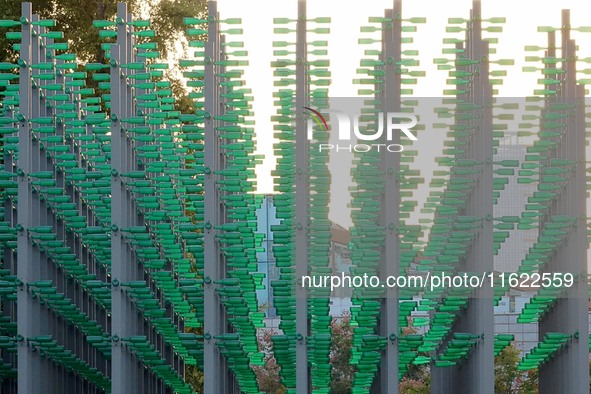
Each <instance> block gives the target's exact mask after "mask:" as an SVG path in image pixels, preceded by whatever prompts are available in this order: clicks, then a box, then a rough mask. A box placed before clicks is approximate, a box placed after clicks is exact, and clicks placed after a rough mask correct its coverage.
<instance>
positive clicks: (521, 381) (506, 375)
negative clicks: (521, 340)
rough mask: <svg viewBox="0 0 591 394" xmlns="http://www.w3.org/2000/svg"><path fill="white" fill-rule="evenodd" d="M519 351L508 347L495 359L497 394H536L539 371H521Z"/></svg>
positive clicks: (513, 347)
mask: <svg viewBox="0 0 591 394" xmlns="http://www.w3.org/2000/svg"><path fill="white" fill-rule="evenodd" d="M519 353H520V351H519V349H517V348H516V347H515V346H513V345H511V346H507V347H506V348H505V349H503V351H502V352H501V353H500V354H499V355H498V356H497V357H495V394H536V393H537V392H538V371H537V370H532V371H525V372H523V371H520V370H518V369H517V364H518V363H519V359H520V357H519Z"/></svg>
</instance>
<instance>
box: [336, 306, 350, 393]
mask: <svg viewBox="0 0 591 394" xmlns="http://www.w3.org/2000/svg"><path fill="white" fill-rule="evenodd" d="M352 345H353V327H351V317H350V316H349V315H344V316H343V317H342V318H341V319H334V320H333V321H332V343H331V346H330V364H331V366H332V371H331V384H330V392H331V393H333V394H345V393H350V392H351V383H352V382H353V375H354V374H355V367H354V366H353V365H351V363H350V362H351V354H352V353H351V347H352Z"/></svg>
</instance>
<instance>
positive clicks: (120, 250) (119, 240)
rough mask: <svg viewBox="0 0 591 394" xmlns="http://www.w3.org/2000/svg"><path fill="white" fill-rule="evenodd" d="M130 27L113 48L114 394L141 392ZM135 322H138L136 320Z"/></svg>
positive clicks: (122, 8)
mask: <svg viewBox="0 0 591 394" xmlns="http://www.w3.org/2000/svg"><path fill="white" fill-rule="evenodd" d="M126 16H127V6H126V4H125V3H118V4H117V18H121V20H126ZM126 29H127V26H126V24H125V23H122V24H119V25H118V26H117V38H118V39H117V45H112V46H111V174H112V177H111V228H112V234H111V278H112V280H111V288H112V305H111V335H112V336H113V349H112V361H111V365H112V368H111V381H112V383H111V392H112V393H113V394H126V393H133V392H135V390H137V387H136V384H137V381H136V379H134V377H135V374H134V373H133V372H134V370H135V368H134V364H135V361H134V359H133V358H132V357H131V354H130V352H129V351H127V350H126V349H125V348H124V347H123V344H122V343H121V340H120V339H121V338H122V337H127V336H131V335H134V333H135V331H134V328H135V327H134V324H133V322H132V321H131V319H132V318H135V316H132V312H133V311H132V308H131V306H130V302H129V300H128V298H127V295H126V294H125V292H124V291H123V288H122V287H121V285H120V283H123V282H127V281H129V280H133V278H132V277H131V275H130V268H129V266H130V264H131V261H129V259H128V256H127V246H126V245H125V241H124V239H123V236H122V233H121V231H120V230H121V228H124V227H127V226H129V224H130V223H129V212H128V204H129V201H128V200H127V191H126V189H125V185H124V184H123V180H122V179H121V177H120V175H119V174H121V173H123V172H126V171H129V168H128V160H127V156H128V152H127V149H126V148H127V143H126V137H125V133H124V130H123V128H122V125H121V122H120V119H121V118H122V117H123V116H125V115H127V114H126V113H125V112H127V108H126V104H127V103H126V102H125V98H126V95H125V90H127V87H126V80H125V77H124V76H122V75H121V68H120V66H121V64H124V63H126V62H127V59H126V54H127V53H128V48H127V46H128V42H127V38H126V36H127V31H126ZM133 321H135V319H134V320H133Z"/></svg>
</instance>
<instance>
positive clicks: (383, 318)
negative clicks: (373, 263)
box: [376, 0, 402, 394]
mask: <svg viewBox="0 0 591 394" xmlns="http://www.w3.org/2000/svg"><path fill="white" fill-rule="evenodd" d="M401 14H402V1H401V0H394V4H393V9H391V10H386V13H385V18H386V21H385V23H384V26H383V29H382V53H383V61H384V69H385V78H384V93H383V95H382V112H384V113H386V112H400V111H399V110H400V104H401V103H400V101H401V100H400V94H401V74H400V70H399V69H398V68H399V67H400V66H399V62H400V60H401V35H402V30H401V27H402V19H401ZM384 136H385V133H384ZM384 138H385V137H384ZM392 138H393V139H392V141H385V142H386V143H388V144H390V143H392V144H400V133H393V135H392ZM381 156H382V157H381V170H382V172H383V174H384V177H385V184H384V193H383V197H382V201H381V209H382V211H381V213H382V214H381V218H382V223H381V226H382V227H383V228H384V229H385V230H384V231H385V240H384V242H385V244H384V250H383V251H382V257H381V261H380V280H381V281H382V283H385V281H386V278H387V277H389V276H398V275H399V273H400V244H399V242H400V240H399V222H400V208H399V207H400V178H399V174H400V153H393V152H388V151H387V150H383V151H382V154H381ZM398 314H399V302H398V290H397V289H396V288H394V287H386V289H385V294H384V298H383V300H382V306H381V310H380V328H379V330H380V336H382V337H384V338H386V341H387V342H386V349H385V350H384V352H383V354H382V358H381V362H380V371H379V374H378V376H377V378H378V382H377V384H376V386H377V387H379V393H381V394H396V393H398V343H397V336H398V332H399V331H398ZM376 391H377V390H376Z"/></svg>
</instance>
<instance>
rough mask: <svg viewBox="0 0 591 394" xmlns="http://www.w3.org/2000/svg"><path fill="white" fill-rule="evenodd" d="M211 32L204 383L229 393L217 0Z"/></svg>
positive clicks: (207, 67) (205, 387)
mask: <svg viewBox="0 0 591 394" xmlns="http://www.w3.org/2000/svg"><path fill="white" fill-rule="evenodd" d="M207 7H208V13H209V18H208V34H207V43H206V45H205V77H204V79H205V86H204V91H205V104H204V110H205V113H206V114H207V116H206V119H205V133H204V134H205V135H204V145H205V156H204V163H205V169H206V170H205V171H206V174H205V179H204V185H203V188H204V208H205V209H204V211H205V212H204V222H205V229H204V234H203V247H204V251H203V253H204V268H203V272H204V277H205V278H204V279H205V280H204V289H203V298H204V320H205V321H204V330H203V332H204V337H205V339H204V344H203V359H204V366H203V373H204V376H206V379H205V380H204V384H203V390H204V392H205V393H226V392H227V390H228V375H229V371H228V366H227V363H226V361H225V359H224V357H223V356H222V354H221V352H220V349H219V348H218V346H217V344H216V342H215V339H214V336H217V335H221V334H223V333H224V332H226V320H225V313H224V307H223V305H222V304H221V300H220V298H219V296H218V294H217V293H216V291H215V286H214V281H217V280H220V279H223V278H224V274H225V268H224V267H222V265H223V264H225V258H224V257H223V255H222V254H221V251H220V248H219V243H218V241H217V238H216V236H217V234H218V233H219V231H218V230H217V229H216V227H217V226H219V225H221V224H222V223H221V221H222V217H221V209H222V206H221V204H220V198H219V197H220V196H219V190H218V187H217V185H216V178H217V175H216V171H219V170H220V147H219V146H220V141H219V138H218V136H217V130H216V126H217V122H216V120H215V119H214V116H216V115H217V114H218V113H219V111H220V104H219V96H218V92H219V88H218V86H217V85H216V83H215V81H216V73H217V72H218V66H217V65H216V64H215V62H217V61H219V60H221V59H220V49H221V47H220V43H219V39H220V37H219V35H220V33H219V22H218V19H219V17H218V12H217V1H208V3H207Z"/></svg>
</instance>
